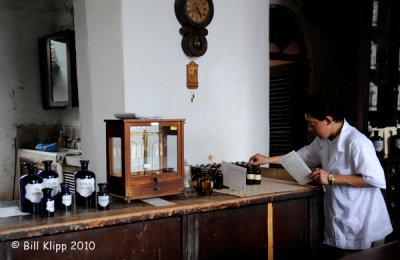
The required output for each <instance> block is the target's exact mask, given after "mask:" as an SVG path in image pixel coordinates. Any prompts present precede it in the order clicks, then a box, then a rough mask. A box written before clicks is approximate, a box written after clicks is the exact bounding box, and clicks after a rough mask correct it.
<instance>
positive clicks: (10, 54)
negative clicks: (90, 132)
mask: <svg viewBox="0 0 400 260" xmlns="http://www.w3.org/2000/svg"><path fill="white" fill-rule="evenodd" d="M63 2H64V3H68V2H72V1H60V0H57V1H52V0H0V35H1V37H0V57H1V59H0V179H1V181H0V201H4V200H10V199H12V191H13V179H14V173H15V144H14V142H15V138H16V130H15V127H16V126H17V125H53V124H54V123H56V124H62V123H63V122H64V121H63V120H64V119H63V118H68V120H70V122H72V123H71V125H79V113H78V109H72V110H69V111H68V110H66V111H58V110H43V109H42V99H41V98H42V97H41V85H40V72H39V58H38V45H37V39H38V38H40V37H42V36H45V35H47V34H51V33H54V32H55V31H56V30H58V29H59V28H61V27H64V28H65V27H70V26H71V17H69V18H68V16H71V15H68V13H66V12H65V10H66V9H63V8H62V6H63ZM67 5H68V4H66V5H64V6H67ZM69 5H71V6H72V4H71V3H69ZM71 8H72V7H71ZM71 10H72V9H71ZM57 13H62V14H65V15H60V19H58V20H56V19H55V17H58V16H57ZM72 20H73V18H72ZM72 26H73V24H72ZM64 123H65V122H64ZM17 178H19V173H18V175H17Z"/></svg>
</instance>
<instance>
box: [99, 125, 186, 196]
mask: <svg viewBox="0 0 400 260" xmlns="http://www.w3.org/2000/svg"><path fill="white" fill-rule="evenodd" d="M105 122H106V140H107V143H106V145H107V182H108V183H109V186H110V187H109V189H110V194H111V195H114V196H115V197H119V198H124V199H126V200H131V199H139V198H146V197H155V196H162V195H171V194H177V193H180V192H181V191H182V184H183V174H182V172H183V123H184V120H183V119H174V120H167V119H164V120H137V119H130V120H105Z"/></svg>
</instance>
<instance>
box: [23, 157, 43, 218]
mask: <svg viewBox="0 0 400 260" xmlns="http://www.w3.org/2000/svg"><path fill="white" fill-rule="evenodd" d="M26 166H27V169H28V173H27V174H25V175H23V176H22V177H21V178H20V179H19V185H20V188H19V190H20V199H21V211H22V212H30V213H35V214H38V213H40V200H41V199H42V196H43V194H42V188H43V186H42V183H43V180H42V177H40V176H38V175H37V174H36V165H35V164H34V163H27V165H26Z"/></svg>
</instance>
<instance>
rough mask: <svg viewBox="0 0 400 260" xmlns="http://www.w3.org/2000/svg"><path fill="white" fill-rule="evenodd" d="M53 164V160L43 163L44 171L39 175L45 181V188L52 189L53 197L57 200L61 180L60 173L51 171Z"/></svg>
mask: <svg viewBox="0 0 400 260" xmlns="http://www.w3.org/2000/svg"><path fill="white" fill-rule="evenodd" d="M52 162H53V161H51V160H46V161H42V163H43V164H44V170H43V171H40V172H39V173H38V175H39V176H40V177H42V179H43V188H50V189H52V192H51V196H52V197H53V198H54V199H56V198H57V195H58V193H59V192H60V178H59V176H58V173H57V172H56V171H53V170H52V169H51V163H52Z"/></svg>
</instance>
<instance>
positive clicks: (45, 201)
mask: <svg viewBox="0 0 400 260" xmlns="http://www.w3.org/2000/svg"><path fill="white" fill-rule="evenodd" d="M42 193H43V198H42V199H41V202H40V207H41V215H43V216H47V217H51V216H54V198H53V196H52V195H51V194H52V189H50V188H44V189H42Z"/></svg>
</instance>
